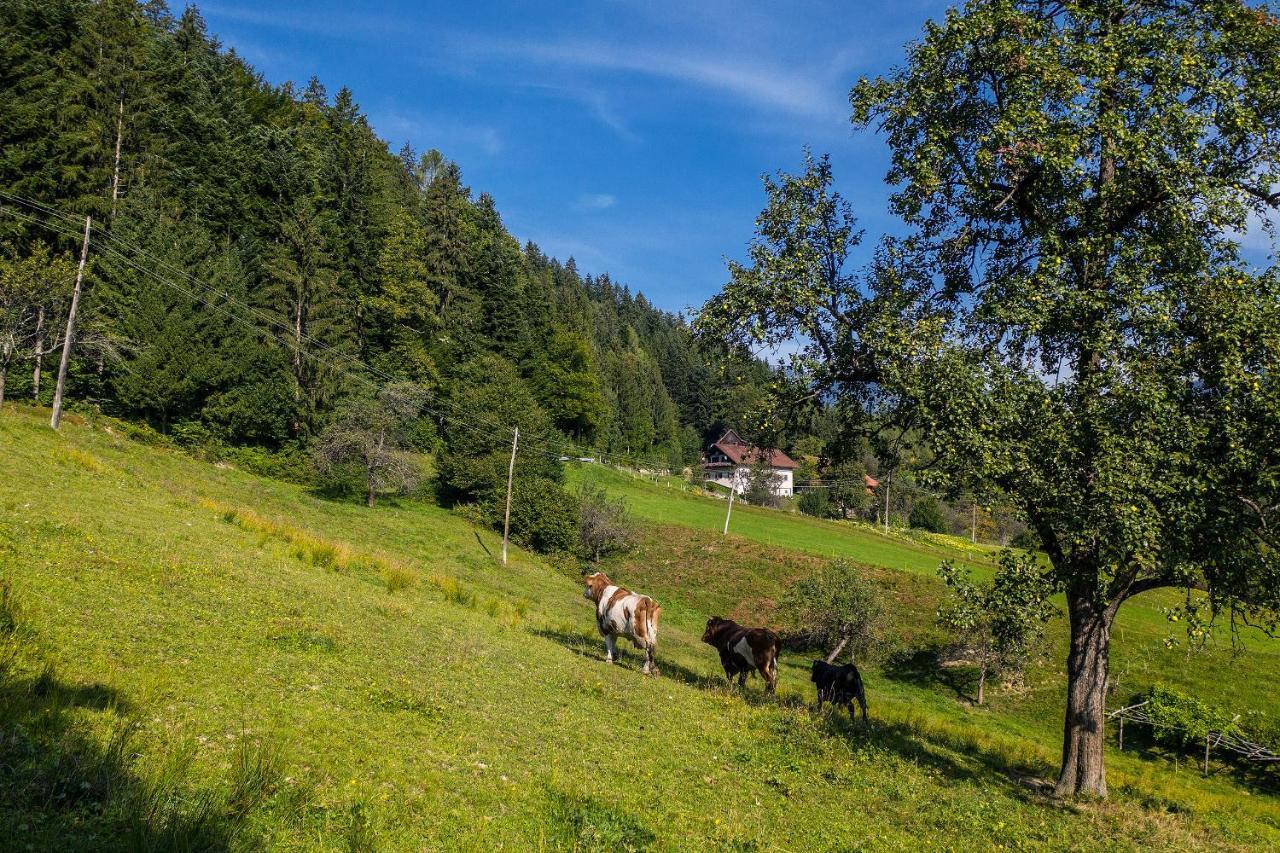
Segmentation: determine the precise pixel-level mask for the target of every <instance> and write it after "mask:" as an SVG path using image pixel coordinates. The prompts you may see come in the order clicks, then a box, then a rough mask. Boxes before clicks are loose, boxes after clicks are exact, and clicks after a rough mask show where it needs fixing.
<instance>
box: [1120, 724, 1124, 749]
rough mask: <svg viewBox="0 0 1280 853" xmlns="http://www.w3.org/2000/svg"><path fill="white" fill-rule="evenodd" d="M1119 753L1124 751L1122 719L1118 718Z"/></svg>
mask: <svg viewBox="0 0 1280 853" xmlns="http://www.w3.org/2000/svg"><path fill="white" fill-rule="evenodd" d="M1120 751H1121V752H1123V751H1124V717H1123V716H1122V717H1120Z"/></svg>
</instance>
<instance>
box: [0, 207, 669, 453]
mask: <svg viewBox="0 0 1280 853" xmlns="http://www.w3.org/2000/svg"><path fill="white" fill-rule="evenodd" d="M0 197H2V198H7V199H9V200H11V201H14V202H16V203H19V204H23V205H25V206H28V207H31V208H33V209H36V210H39V211H41V212H43V213H45V214H47V215H49V216H53V217H57V218H59V219H62V220H64V221H66V222H68V223H72V222H78V220H77V219H75V218H73V217H71V216H70V215H69V214H65V213H62V212H61V211H59V210H57V209H56V208H52V207H49V206H47V205H44V204H41V203H40V202H37V201H33V200H31V199H26V198H23V197H21V196H17V195H14V194H12V193H8V192H5V191H3V190H0ZM41 224H45V225H46V227H50V226H48V225H47V223H41ZM63 233H65V231H64V232H63ZM98 233H99V234H101V236H102V237H103V238H104V239H106V240H108V241H110V242H113V243H117V244H119V245H121V246H123V247H125V248H126V249H128V250H130V251H132V252H133V253H135V254H137V255H141V256H143V257H144V258H146V259H148V260H150V261H151V262H152V263H153V264H155V265H156V266H158V267H162V268H164V269H166V270H168V271H170V272H172V273H174V274H176V275H178V276H181V277H182V278H184V279H186V280H187V281H188V282H189V283H190V284H192V285H194V286H196V287H199V288H201V289H202V290H204V291H206V292H212V293H213V294H215V295H216V296H218V297H219V298H221V299H223V300H225V301H227V302H229V303H231V304H233V305H235V306H237V307H239V308H241V309H242V310H244V311H246V312H248V313H250V314H253V315H254V316H256V317H258V318H260V319H261V320H262V321H263V322H265V323H267V324H270V325H274V326H276V327H278V328H280V329H282V330H283V331H284V332H286V333H288V334H290V335H293V336H294V337H296V338H297V339H298V340H297V341H282V343H283V344H284V345H285V346H286V347H293V348H296V349H298V350H299V351H302V352H304V353H305V354H306V355H308V356H309V357H312V358H315V354H314V353H309V352H305V350H303V349H302V347H300V346H299V341H305V342H307V343H308V344H310V345H311V346H313V347H315V348H317V349H320V350H322V351H324V352H327V353H330V354H331V355H333V356H334V357H335V358H339V359H342V360H344V361H346V362H348V363H349V364H351V365H352V366H354V367H356V368H357V369H359V370H364V371H367V372H368V373H371V374H373V375H375V376H378V377H379V378H381V379H383V380H384V381H386V382H399V381H404V380H403V379H402V378H400V377H396V376H393V375H392V374H389V373H387V372H385V371H382V370H380V369H378V368H376V367H374V366H372V365H369V364H367V363H365V362H363V361H361V360H359V359H358V358H356V357H354V356H352V355H350V354H348V353H345V352H343V351H341V350H339V349H337V348H335V347H333V346H331V345H329V344H327V343H325V342H323V341H321V340H318V339H316V338H314V337H313V336H311V335H309V334H306V333H301V334H299V333H298V332H297V331H296V329H294V328H292V327H290V326H289V324H288V323H286V322H285V321H283V320H281V319H280V318H278V317H276V316H273V315H271V314H270V313H268V312H265V311H262V310H261V309H258V308H255V307H254V306H251V305H246V304H244V303H242V302H240V301H239V300H237V299H235V297H233V296H232V295H231V294H230V293H227V292H226V291H225V290H221V289H219V288H217V287H214V286H213V285H211V284H209V283H207V282H204V281H202V280H201V279H199V278H197V277H196V276H194V275H192V274H191V273H189V272H187V271H186V270H183V269H181V268H178V267H175V266H173V265H172V264H169V263H168V262H167V261H165V260H164V259H163V258H158V257H156V256H155V255H153V254H151V253H150V252H147V251H146V250H145V249H143V248H141V247H140V246H137V245H136V244H133V243H130V242H129V241H127V240H125V239H124V238H122V237H119V236H117V235H115V233H114V232H113V231H111V230H100V231H99V232H98ZM117 254H118V253H117ZM126 260H127V259H126ZM134 268H135V269H138V270H139V271H140V272H142V273H143V274H144V275H149V276H151V277H152V278H155V279H157V280H159V281H161V282H162V283H164V284H166V285H169V284H170V283H169V282H167V281H164V280H163V279H161V278H160V277H159V276H158V275H156V273H155V272H153V271H151V270H149V269H141V268H139V267H138V266H137V265H136V264H135V265H134ZM183 292H185V293H188V295H189V296H192V298H195V297H194V295H193V294H190V293H189V292H187V291H183ZM277 340H279V339H277ZM320 361H322V363H323V360H322V359H321V360H320ZM330 366H332V365H330ZM433 399H434V400H435V402H436V403H437V404H438V405H441V406H444V407H446V408H449V409H452V410H453V411H454V414H455V416H456V415H457V409H456V406H455V405H454V404H453V403H452V402H451V401H449V400H447V399H446V398H443V397H440V396H438V395H433ZM470 416H472V417H476V416H475V415H474V414H472V415H470ZM476 419H477V420H479V421H482V422H486V423H488V425H489V426H490V427H491V428H492V429H494V430H499V431H503V432H506V431H509V430H511V429H512V427H508V426H504V425H501V424H498V423H496V422H494V421H490V420H488V419H487V418H483V417H476ZM530 445H533V446H534V447H535V448H538V449H540V450H541V452H542V453H543V454H544V455H547V456H555V457H556V458H557V459H558V458H559V457H561V456H564V455H566V454H564V453H561V452H558V451H557V449H556V448H557V447H558V448H562V449H563V448H570V447H576V446H577V445H575V444H574V443H573V442H569V441H564V440H560V439H558V438H555V437H543V438H542V439H541V440H539V439H537V438H530V437H528V436H527V437H526V443H525V446H526V448H529V447H530ZM553 445H554V446H553ZM579 449H580V450H581V451H582V452H580V453H578V454H577V455H578V456H588V455H590V456H594V457H596V458H599V459H601V460H603V459H613V460H614V461H615V463H619V462H620V463H624V464H625V463H628V462H631V463H636V465H635V467H640V466H652V467H655V468H666V467H668V466H666V465H665V464H663V463H662V461H661V460H659V459H657V458H656V457H653V458H650V459H644V458H642V457H631V456H625V455H622V454H612V453H605V452H604V451H603V450H602V449H600V448H591V447H586V448H582V447H579Z"/></svg>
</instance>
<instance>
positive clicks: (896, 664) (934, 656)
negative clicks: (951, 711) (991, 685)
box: [880, 647, 978, 701]
mask: <svg viewBox="0 0 1280 853" xmlns="http://www.w3.org/2000/svg"><path fill="white" fill-rule="evenodd" d="M941 660H942V656H941V652H940V650H939V649H938V648H936V647H930V648H924V649H909V650H904V651H900V652H896V653H894V654H893V655H890V656H889V659H888V660H886V661H885V662H884V665H883V666H882V667H881V668H880V671H881V673H883V675H884V677H885V678H888V679H890V680H892V681H898V682H901V683H904V684H910V685H911V686H913V687H919V688H922V689H926V690H927V689H931V688H933V687H934V686H935V685H942V686H943V687H946V688H947V689H949V690H950V691H951V692H952V693H954V694H955V695H956V698H957V699H966V700H969V701H974V696H975V695H976V694H977V684H978V680H977V674H976V673H975V672H973V671H972V670H971V669H969V668H965V667H951V666H947V667H944V666H942V664H941Z"/></svg>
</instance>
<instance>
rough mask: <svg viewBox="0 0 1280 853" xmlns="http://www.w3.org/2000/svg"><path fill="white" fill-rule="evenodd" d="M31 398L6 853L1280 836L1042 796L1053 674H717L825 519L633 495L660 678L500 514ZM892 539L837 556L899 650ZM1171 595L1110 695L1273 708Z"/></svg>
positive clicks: (24, 458)
mask: <svg viewBox="0 0 1280 853" xmlns="http://www.w3.org/2000/svg"><path fill="white" fill-rule="evenodd" d="M44 419H45V413H44V412H43V411H37V410H22V409H19V410H16V411H15V410H13V409H11V408H10V409H6V410H5V411H4V412H3V413H0V458H2V459H3V460H4V463H5V464H4V473H5V476H4V478H3V479H0V507H2V508H3V512H2V513H0V577H3V578H4V579H5V580H6V581H8V582H9V583H10V584H11V585H12V590H13V593H12V595H11V596H8V597H6V598H4V599H3V608H0V702H2V703H3V704H2V706H0V731H3V733H4V735H5V736H4V738H3V739H2V740H0V826H6V827H15V828H17V830H18V831H17V832H9V833H5V834H3V835H0V847H4V846H12V847H15V848H16V849H25V848H26V845H27V844H30V845H31V846H32V847H33V848H34V849H46V848H52V847H55V846H56V847H58V848H59V849H104V848H106V849H112V848H114V849H137V848H140V847H142V848H151V849H163V848H184V847H185V848H190V847H192V846H196V844H195V842H199V843H201V844H203V845H206V846H210V847H213V848H215V849H216V848H220V847H231V848H235V849H255V848H258V847H267V848H274V849H394V850H399V849H424V848H425V849H475V850H479V849H484V850H490V849H499V848H507V849H520V850H524V849H530V848H539V847H542V848H547V849H581V850H587V849H602V850H603V849H608V850H618V849H642V848H647V847H653V848H656V849H707V848H713V849H715V848H718V849H738V850H743V849H759V850H775V849H780V850H809V849H851V848H854V847H859V846H866V847H872V848H907V847H910V848H916V847H919V846H920V845H922V844H924V843H926V842H927V843H928V844H929V845H930V846H938V847H943V848H945V847H953V848H959V847H965V848H969V847H973V846H993V845H995V844H997V843H1001V844H1007V845H1011V846H1021V847H1046V848H1054V849H1063V848H1077V849H1085V848H1088V849H1096V848H1097V847H1099V846H1109V847H1115V848H1125V847H1131V846H1137V845H1153V846H1154V845H1161V846H1178V847H1186V846H1191V845H1196V846H1220V847H1237V848H1245V847H1257V846H1260V845H1261V846H1274V845H1276V844H1280V822H1278V821H1277V818H1276V812H1277V800H1276V799H1275V798H1274V797H1271V796H1269V795H1266V794H1263V793H1261V792H1258V791H1250V790H1249V789H1247V788H1245V787H1242V786H1241V785H1240V784H1238V780H1236V779H1235V778H1233V777H1232V776H1231V775H1230V774H1229V773H1227V772H1225V771H1223V772H1220V773H1217V774H1215V775H1214V776H1213V777H1212V778H1210V779H1208V780H1203V781H1202V780H1201V779H1200V778H1199V776H1198V774H1194V773H1190V772H1187V771H1185V770H1184V771H1183V772H1181V773H1177V774H1175V773H1174V772H1173V771H1172V769H1171V768H1170V767H1169V766H1168V764H1167V763H1166V762H1164V761H1161V760H1148V759H1142V758H1139V757H1138V756H1136V755H1134V754H1133V753H1132V752H1130V753H1126V754H1124V755H1120V756H1114V757H1113V758H1112V763H1111V767H1112V782H1113V786H1114V787H1115V789H1116V791H1117V794H1116V796H1115V798H1114V799H1113V800H1112V801H1111V802H1109V803H1106V804H1103V805H1098V806H1079V807H1067V806H1062V805H1058V804H1054V803H1052V802H1051V801H1049V800H1047V799H1045V798H1044V797H1043V795H1042V794H1041V793H1040V792H1039V791H1040V789H1039V787H1038V785H1037V784H1036V782H1035V780H1036V779H1037V778H1041V777H1045V776H1047V775H1049V774H1050V773H1051V772H1052V764H1053V757H1054V751H1055V749H1056V743H1055V737H1054V732H1053V726H1054V725H1055V723H1054V711H1055V710H1056V708H1057V702H1058V694H1059V693H1060V687H1059V684H1060V682H1057V681H1056V678H1057V676H1056V664H1055V666H1054V667H1046V668H1044V670H1043V671H1037V672H1036V673H1035V674H1033V678H1032V684H1031V690H1030V691H1029V692H1028V693H1027V694H1025V695H1022V696H1018V697H1005V696H1000V697H998V698H997V701H996V702H995V703H994V705H993V707H992V708H991V709H989V710H972V709H969V708H968V707H967V706H965V705H964V704H962V703H960V702H958V701H957V699H956V696H955V693H954V692H952V691H951V689H950V688H949V687H947V686H946V685H943V684H939V683H937V682H935V681H933V680H930V679H929V678H926V677H925V676H923V675H921V674H919V673H913V672H912V671H910V668H909V667H901V668H899V669H896V670H893V671H888V670H874V671H871V672H868V687H869V691H870V694H871V701H872V709H873V714H874V717H875V719H874V720H873V721H872V724H871V725H869V726H862V725H859V724H850V723H849V722H848V721H846V720H845V719H843V718H840V717H831V716H826V715H815V714H813V713H812V712H811V711H810V710H809V707H808V705H809V703H810V702H811V701H812V692H811V690H810V689H809V685H807V684H806V683H805V679H804V672H803V670H802V664H803V662H802V661H793V660H789V661H787V663H786V666H785V667H784V672H783V675H782V689H781V691H780V696H779V698H778V699H777V700H776V701H775V700H770V699H766V698H764V697H763V696H761V695H760V692H759V688H758V683H755V684H754V685H753V687H751V688H750V689H749V690H748V693H747V695H746V696H745V697H743V696H740V695H737V694H735V693H734V692H732V691H729V690H727V689H725V688H724V687H723V686H722V679H720V678H719V677H718V661H717V660H716V658H715V655H714V654H713V653H712V652H711V651H710V650H709V649H707V648H706V647H705V646H702V645H701V644H700V643H699V642H698V637H699V635H700V632H701V623H702V622H703V620H704V619H705V617H706V615H708V614H709V613H710V612H712V611H716V612H739V613H742V614H751V615H764V614H767V613H768V612H769V608H770V602H771V601H772V600H773V599H774V598H776V595H777V594H778V593H779V591H780V590H781V589H782V588H783V587H784V585H785V583H786V582H787V580H788V579H789V577H791V576H794V574H797V573H798V572H800V571H803V570H804V568H805V567H806V566H808V565H812V561H814V560H816V559H818V558H820V557H825V556H829V553H828V552H826V551H823V550H820V548H819V546H817V545H815V544H813V543H817V542H820V541H822V539H823V537H824V536H827V537H829V538H832V539H833V541H834V539H835V537H834V536H833V535H832V534H831V533H827V532H824V531H825V528H823V527H812V528H810V527H807V526H806V527H804V532H803V533H797V534H795V535H796V536H797V537H798V539H799V540H800V541H797V542H796V543H794V547H782V546H783V545H788V544H792V543H789V541H788V538H789V537H790V536H792V535H793V534H792V533H791V532H790V531H791V530H792V528H790V527H780V526H779V525H780V524H781V523H782V520H781V518H780V517H776V518H766V517H765V516H763V515H760V516H758V517H757V515H756V513H754V512H753V511H747V512H745V513H743V514H742V515H741V516H739V517H740V518H742V519H744V520H751V521H750V522H749V523H747V524H745V525H744V526H743V527H735V530H737V531H738V532H739V534H740V535H735V536H734V537H730V539H729V540H723V539H721V538H720V537H719V536H717V535H715V534H713V533H709V532H706V531H705V530H699V529H697V528H698V527H699V526H701V525H700V524H699V523H697V522H696V521H694V522H686V521H684V520H682V519H684V518H685V517H686V516H688V517H689V518H695V519H696V518H697V516H696V514H695V511H693V510H690V511H689V512H688V513H686V512H685V508H686V502H685V501H684V500H683V499H680V498H677V499H675V500H670V501H667V500H666V499H665V497H664V496H663V495H659V494H647V495H646V496H645V497H644V499H643V500H641V499H640V498H639V497H637V496H638V495H639V493H638V492H629V493H628V498H629V499H630V500H631V501H632V504H633V507H634V508H635V511H636V513H637V514H640V515H642V516H645V517H648V518H653V517H655V515H657V516H660V517H664V518H665V520H666V522H667V524H668V526H666V527H662V528H658V527H652V528H649V529H648V530H647V531H646V533H645V542H644V544H643V545H642V547H641V549H640V551H638V552H637V553H635V554H632V555H629V556H628V557H626V558H624V559H623V560H620V561H619V562H618V563H617V564H615V565H611V566H610V567H609V568H610V571H612V572H614V573H615V575H617V577H618V579H619V580H620V581H622V582H626V583H628V584H630V585H632V586H635V587H636V588H640V589H645V590H646V591H652V592H653V593H655V594H657V595H660V596H661V598H662V601H663V605H664V624H663V628H662V633H661V640H660V645H659V659H660V663H661V665H662V666H663V675H662V676H661V677H659V678H645V677H644V676H642V675H641V674H640V673H639V672H638V666H639V661H640V658H639V655H638V654H636V653H635V652H633V651H630V650H629V651H628V654H627V656H626V657H625V659H624V662H623V663H622V665H620V666H615V667H608V666H607V665H606V664H604V663H603V661H602V644H601V643H600V642H599V641H598V639H597V638H596V637H595V636H594V627H593V623H592V618H591V612H590V608H589V606H588V605H587V604H586V603H585V602H584V601H583V600H582V598H581V595H580V587H579V585H578V583H577V576H578V570H577V567H576V566H572V565H567V564H565V565H561V564H559V563H554V562H549V561H546V560H542V559H535V558H533V557H531V556H530V555H527V554H525V553H522V552H520V551H519V550H517V551H515V553H514V557H513V561H512V564H511V565H510V566H508V567H506V568H502V567H499V566H497V565H496V564H495V562H494V561H493V559H492V558H491V556H490V553H496V541H495V538H494V537H493V535H492V534H490V533H488V532H486V531H478V530H476V529H474V528H473V527H472V526H471V525H469V524H468V523H466V522H465V521H463V520H462V519H460V518H458V517H457V516H455V515H452V514H450V513H449V512H446V511H444V510H442V509H440V508H438V507H435V506H433V505H430V504H428V503H423V502H416V501H404V502H400V503H398V504H396V503H391V504H389V505H387V506H380V507H378V508H377V509H375V510H367V509H365V508H364V507H362V506H357V505H354V504H347V503H340V502H333V501H328V500H323V499H321V498H319V497H316V496H314V495H312V494H309V493H308V492H306V491H305V490H303V489H301V488H299V487H297V486H293V485H289V484H284V483H280V482H276V481H270V480H263V479H260V478H256V477H253V476H250V475H248V474H245V473H243V472H240V471H236V470H232V469H229V468H225V467H214V466H210V465H205V464H202V463H199V462H196V461H193V460H191V459H189V458H187V457H185V456H182V455H180V454H178V453H175V452H172V451H168V450H165V449H163V448H153V447H147V446H144V445H141V444H138V443H136V442H133V441H130V440H128V439H126V438H124V437H123V436H122V435H121V434H120V432H119V430H118V429H114V428H112V426H111V425H109V424H106V423H103V424H98V425H96V426H94V425H91V424H87V423H84V422H82V421H80V420H79V419H74V418H73V419H72V421H71V422H70V423H68V424H67V425H66V426H65V427H64V430H63V433H62V434H61V435H55V434H53V433H52V432H50V431H49V430H48V429H47V428H46V427H45V426H44ZM654 491H655V492H657V491H658V490H654ZM662 491H666V490H665V489H664V490H662ZM689 500H690V501H691V500H692V499H689ZM645 506H648V507H650V508H649V509H645V508H644V507H645ZM688 506H692V504H691V503H690V504H688ZM721 506H722V505H721ZM735 512H736V511H735ZM677 516H678V518H677ZM785 521H787V523H796V524H800V525H807V524H808V522H806V521H804V520H799V519H796V520H790V519H786V520H785ZM682 524H687V526H680V525H682ZM751 530H756V531H757V533H756V535H751V534H750V533H749V532H748V531H751ZM770 536H777V537H779V538H778V539H777V540H774V544H772V545H769V544H762V543H764V542H768V541H770V540H768V539H765V538H764V537H770ZM872 536H874V534H871V533H869V532H862V533H860V534H859V536H858V537H857V544H846V543H843V542H839V543H837V544H836V545H835V546H834V547H835V548H837V549H849V550H850V553H848V554H847V556H851V557H855V558H857V559H862V560H864V561H865V562H868V563H874V564H876V565H878V566H880V568H879V569H876V570H874V571H875V572H876V573H877V575H878V576H879V577H881V579H882V581H883V582H885V583H887V584H890V585H894V588H895V590H899V591H900V592H901V596H900V597H899V598H898V600H899V601H900V602H901V607H900V609H901V612H902V614H903V615H902V618H901V623H902V625H903V626H906V627H908V628H910V626H915V627H914V628H913V629H912V630H910V631H907V638H906V640H905V641H904V642H907V643H908V644H909V643H910V642H913V641H916V640H920V641H924V640H926V639H927V637H926V634H927V632H928V630H929V629H928V619H927V614H928V611H929V609H930V607H931V606H932V600H933V599H932V596H935V595H936V588H935V585H934V582H933V581H931V580H930V579H929V578H928V577H925V575H927V574H928V573H929V572H930V571H931V568H930V561H931V560H934V559H935V558H936V554H934V553H933V551H932V549H930V548H925V547H924V546H921V545H919V544H916V543H909V542H906V543H904V542H898V541H896V540H884V541H882V542H878V543H877V542H875V541H873V539H872V538H871V537H872ZM486 547H487V549H488V550H487V552H486V550H485V549H486ZM854 549H857V550H858V552H859V554H861V555H862V556H860V557H859V556H857V555H855V554H853V553H851V552H852V551H853V550H854ZM897 570H907V571H906V572H901V571H897ZM15 601H16V603H15ZM1148 611H1149V612H1148ZM4 614H13V615H14V616H15V619H16V628H13V629H10V628H7V627H6V625H7V624H8V622H7V621H6V619H5V618H4ZM1157 617H1158V612H1157V611H1156V610H1155V609H1154V605H1148V606H1147V608H1146V610H1141V609H1138V608H1135V609H1134V615H1133V616H1132V617H1131V619H1130V620H1129V621H1126V622H1125V623H1124V626H1123V627H1122V629H1121V632H1120V633H1121V637H1120V643H1119V645H1120V646H1121V651H1120V660H1119V661H1118V665H1117V671H1118V672H1120V673H1121V678H1122V684H1132V685H1134V686H1135V687H1136V686H1137V682H1138V681H1139V680H1140V677H1141V678H1146V677H1148V676H1150V677H1157V676H1158V677H1161V678H1168V679H1169V680H1175V681H1176V680H1178V679H1182V680H1184V681H1186V682H1188V683H1198V684H1209V683H1213V684H1215V685H1218V686H1220V687H1221V690H1220V691H1218V693H1219V696H1218V698H1220V700H1221V701H1223V702H1237V701H1239V702H1256V701H1264V702H1274V699H1273V698H1271V697H1270V694H1269V688H1268V687H1267V683H1268V682H1270V683H1274V679H1275V677H1276V675H1277V674H1280V656H1277V654H1276V652H1275V650H1274V649H1270V650H1268V651H1267V653H1266V654H1265V655H1262V656H1259V657H1257V658H1254V659H1251V660H1250V661H1249V662H1248V664H1247V666H1248V667H1249V669H1248V674H1249V677H1248V678H1235V679H1229V680H1227V679H1221V678H1218V677H1215V673H1218V672H1221V667H1222V666H1223V665H1224V659H1223V658H1222V656H1221V655H1220V654H1216V653H1213V654H1210V655H1209V656H1206V657H1201V658H1195V659H1192V660H1190V661H1185V660H1183V659H1182V658H1181V657H1180V656H1177V655H1173V654H1171V653H1168V652H1165V651H1163V650H1162V649H1160V648H1159V647H1158V643H1157V642H1156V641H1157V639H1158V637H1157V635H1161V632H1162V631H1163V624H1162V623H1160V622H1159V621H1158V619H1157ZM1239 669H1240V667H1239V666H1238V667H1237V670H1238V671H1239ZM1223 682H1226V683H1223Z"/></svg>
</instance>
